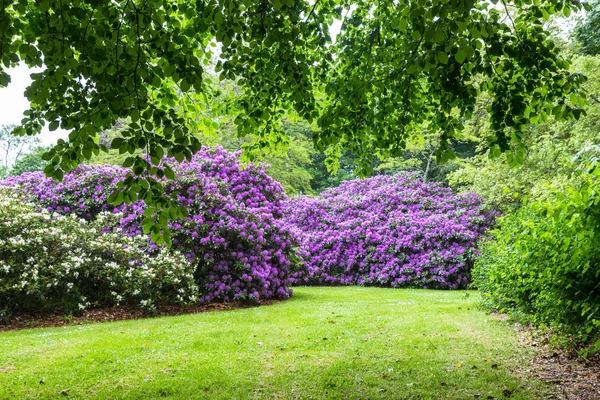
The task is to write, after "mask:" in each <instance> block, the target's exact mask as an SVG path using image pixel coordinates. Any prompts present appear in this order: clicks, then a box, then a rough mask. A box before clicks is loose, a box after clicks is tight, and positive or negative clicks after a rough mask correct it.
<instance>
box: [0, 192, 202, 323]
mask: <svg viewBox="0 0 600 400" xmlns="http://www.w3.org/2000/svg"><path fill="white" fill-rule="evenodd" d="M110 218H112V217H111V216H110V215H108V214H107V215H102V216H101V217H100V218H98V220H97V221H95V222H93V223H89V222H86V221H85V220H82V219H79V218H77V217H75V216H72V215H70V216H63V215H59V214H56V213H50V212H48V211H45V210H39V209H38V208H37V207H36V206H35V205H33V204H29V203H26V202H23V201H22V199H20V198H19V197H18V195H17V194H15V193H14V192H13V191H11V190H9V189H5V188H2V189H0V304H2V305H3V306H4V305H6V306H5V307H8V309H9V310H10V311H13V312H15V311H16V312H18V311H44V310H50V309H52V310H56V309H63V310H64V311H67V312H81V311H83V310H85V309H86V308H89V307H93V306H100V305H119V304H123V303H137V304H139V305H140V306H141V307H143V308H145V309H147V310H152V309H154V307H155V305H156V302H157V300H158V299H160V301H162V302H172V303H190V302H193V301H196V300H197V298H198V287H197V286H196V284H195V282H194V276H193V271H194V269H193V267H192V266H191V265H190V263H189V262H188V261H187V260H186V258H185V257H184V256H183V255H182V254H180V253H177V252H173V251H171V252H169V251H167V250H166V249H165V250H162V251H160V252H158V253H157V254H149V253H148V252H146V251H144V250H143V249H148V248H149V242H148V239H147V238H146V237H142V236H137V237H129V236H126V235H124V234H121V233H120V232H112V233H103V232H102V226H103V225H102V224H103V222H107V221H108V220H109V219H110Z"/></svg>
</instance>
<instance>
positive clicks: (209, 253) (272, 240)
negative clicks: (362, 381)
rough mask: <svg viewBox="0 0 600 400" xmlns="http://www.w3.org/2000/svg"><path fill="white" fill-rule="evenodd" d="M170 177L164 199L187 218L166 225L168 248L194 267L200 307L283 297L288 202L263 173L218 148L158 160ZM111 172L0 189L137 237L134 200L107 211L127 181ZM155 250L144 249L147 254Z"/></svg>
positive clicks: (290, 256) (27, 179)
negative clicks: (109, 221) (111, 217)
mask: <svg viewBox="0 0 600 400" xmlns="http://www.w3.org/2000/svg"><path fill="white" fill-rule="evenodd" d="M163 161H164V162H166V163H169V165H170V166H171V167H172V168H173V169H174V171H175V174H176V178H175V179H174V180H172V181H169V182H165V184H166V185H165V191H166V194H167V195H170V196H176V198H177V199H178V200H179V202H180V204H182V205H185V206H186V207H187V209H188V217H187V218H186V219H179V220H174V221H172V222H171V223H170V228H171V233H172V238H173V248H174V249H175V250H178V251H180V252H181V253H183V254H185V256H186V258H187V259H188V260H189V261H190V262H191V263H192V264H193V265H194V267H195V272H194V277H195V279H196V282H197V284H198V286H199V288H200V300H201V301H203V302H209V301H215V300H232V299H251V300H258V299H264V298H287V297H289V296H290V295H291V292H292V291H291V289H290V287H289V286H290V284H291V283H293V282H294V278H293V277H292V276H291V274H290V266H291V265H292V264H297V263H298V262H299V261H298V260H297V256H296V251H295V250H294V249H293V248H292V246H293V242H294V240H293V237H292V236H291V235H290V233H289V231H288V229H287V228H286V226H285V225H284V222H283V221H282V219H281V217H282V207H283V201H284V200H285V199H286V196H285V194H284V192H283V189H282V187H281V185H279V184H278V183H277V182H274V181H273V180H272V179H271V178H270V177H269V176H268V175H267V174H266V173H265V172H264V170H263V169H261V168H259V167H257V166H254V165H250V166H248V167H247V168H241V165H240V163H239V155H238V154H233V153H228V152H226V151H225V150H223V149H222V148H216V149H209V148H204V149H202V151H201V152H199V153H197V154H196V155H194V157H193V159H192V160H191V161H189V162H187V161H185V162H183V163H181V164H179V163H177V162H176V161H175V160H169V159H165V160H163ZM127 172H128V171H127V170H126V169H122V168H119V167H115V166H109V165H105V166H85V165H82V166H80V167H79V168H78V169H77V170H75V171H73V172H72V173H69V174H66V175H65V177H64V179H63V181H62V182H55V181H53V180H51V179H48V178H45V177H44V176H43V174H42V173H26V174H23V175H21V176H19V177H13V178H9V179H7V180H6V181H5V182H4V184H5V185H8V186H13V187H16V188H19V190H20V191H21V192H23V193H25V194H26V195H27V196H28V198H29V199H31V200H33V201H35V202H37V203H38V204H41V205H42V207H43V208H45V209H46V210H48V211H51V212H58V213H62V214H66V215H69V214H75V215H77V216H79V217H82V218H85V219H88V220H92V221H93V220H95V219H96V218H97V217H98V215H99V214H100V213H101V212H102V211H111V212H113V213H118V214H120V215H121V217H120V218H119V219H118V221H117V223H116V224H114V225H106V226H105V231H111V230H114V229H117V228H118V229H122V230H123V232H125V233H127V234H128V235H130V236H136V235H140V234H142V232H143V229H142V225H141V223H142V220H143V218H144V211H145V209H146V205H145V204H144V203H143V202H141V201H139V202H135V203H132V204H129V205H126V204H122V205H120V206H118V207H116V208H115V207H113V206H111V205H110V203H109V202H108V197H109V195H110V194H111V193H112V192H113V191H114V190H115V189H116V188H117V186H116V185H117V183H118V182H119V181H121V180H123V179H124V178H125V175H126V174H127ZM153 249H156V245H154V244H150V248H149V249H148V250H149V251H153Z"/></svg>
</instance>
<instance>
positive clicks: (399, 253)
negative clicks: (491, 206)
mask: <svg viewBox="0 0 600 400" xmlns="http://www.w3.org/2000/svg"><path fill="white" fill-rule="evenodd" d="M481 204H482V203H481V199H480V198H479V197H477V196H476V195H473V194H469V195H456V194H453V193H452V191H451V189H448V188H443V187H441V186H439V185H438V184H436V183H423V182H421V181H420V180H418V179H416V177H414V176H413V175H408V174H407V175H395V176H377V177H374V178H370V179H365V180H354V181H347V182H345V183H343V184H342V185H341V186H340V187H338V188H334V189H329V190H327V191H325V192H323V193H322V194H321V195H320V196H319V197H317V198H310V197H299V198H296V199H293V200H291V201H289V202H288V203H287V205H286V212H285V215H286V221H287V223H288V225H289V226H290V229H293V230H294V232H295V234H296V235H297V236H298V238H299V240H300V243H301V248H302V251H303V255H304V258H305V260H306V269H307V273H306V275H305V276H304V281H305V282H307V283H309V284H344V285H352V284H359V285H381V286H391V287H422V288H439V289H458V288H466V287H467V286H468V284H469V280H470V270H471V267H472V265H473V260H474V257H475V255H476V244H477V242H478V240H479V239H480V238H481V237H482V235H483V234H484V232H485V231H486V229H487V228H488V227H489V226H490V225H491V223H492V221H493V217H494V215H493V213H487V212H485V211H483V210H482V208H481Z"/></svg>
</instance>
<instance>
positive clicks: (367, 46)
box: [0, 0, 585, 215]
mask: <svg viewBox="0 0 600 400" xmlns="http://www.w3.org/2000/svg"><path fill="white" fill-rule="evenodd" d="M580 7H581V5H580V3H579V2H576V1H562V0H516V1H513V2H505V1H504V0H502V1H501V2H497V1H495V0H494V1H492V2H487V1H477V0H435V1H434V0H418V1H412V0H410V1H409V0H406V1H384V0H379V1H371V0H369V1H367V0H269V1H266V0H263V1H255V0H201V1H197V2H190V1H187V0H113V1H107V0H73V1H50V0H39V1H36V2H33V1H29V0H2V9H1V10H0V61H1V65H0V87H2V86H6V85H8V84H9V83H10V69H9V68H10V67H14V66H16V65H18V64H19V63H25V64H27V65H28V66H30V67H41V71H40V72H36V73H34V74H33V75H32V78H33V82H32V84H31V85H30V86H29V88H28V89H27V90H26V92H25V95H26V97H27V98H28V100H29V102H30V109H29V110H28V111H26V112H25V117H24V119H23V121H22V126H21V127H20V128H18V129H17V130H16V131H15V133H16V134H19V135H24V134H27V135H34V134H36V133H38V132H40V130H41V129H42V126H43V125H45V124H48V125H49V129H50V130H55V129H57V128H58V127H61V128H63V129H66V130H69V131H70V134H69V139H68V141H62V140H61V141H59V142H58V144H57V145H56V146H55V147H54V148H53V149H52V150H50V151H49V153H48V154H47V156H46V159H47V161H48V162H49V164H48V166H47V167H46V169H45V172H46V174H48V175H49V176H54V177H56V178H59V179H60V178H61V177H62V176H63V174H64V173H65V172H67V171H69V170H71V169H73V168H74V167H75V166H77V165H78V164H79V163H80V162H82V161H83V160H84V159H90V158H91V157H92V155H93V154H97V153H99V152H100V151H107V148H106V146H105V145H103V144H101V143H98V136H97V134H98V132H100V131H102V130H106V129H109V128H111V127H112V126H114V124H115V122H116V121H117V120H118V119H119V118H129V119H130V121H131V123H130V124H129V125H128V128H127V129H126V130H125V131H124V133H123V137H122V138H116V139H115V140H114V141H113V142H112V143H111V145H112V148H118V149H119V151H120V152H121V153H130V156H129V157H128V158H127V159H126V160H125V162H124V166H126V167H131V169H132V172H133V173H132V174H130V175H129V176H128V177H127V179H126V180H125V182H124V183H123V186H122V191H121V192H119V193H115V196H114V198H113V199H112V200H114V201H116V202H121V201H125V202H130V201H134V200H135V199H144V200H146V201H147V203H149V204H154V205H155V206H156V207H159V208H162V209H163V210H164V212H165V213H167V214H168V215H177V210H176V209H175V208H174V207H175V206H174V205H173V204H174V203H173V202H172V201H170V200H169V199H168V198H167V197H165V196H164V194H163V191H162V185H161V184H160V179H161V178H163V177H164V176H166V177H167V178H172V176H173V171H172V170H171V168H170V167H168V166H165V167H164V168H162V167H161V168H157V165H159V164H160V163H161V159H162V158H163V156H169V157H175V158H176V159H177V160H179V161H181V160H183V159H184V158H187V159H191V157H192V154H193V153H194V152H196V151H197V150H199V149H200V140H199V139H198V137H197V136H196V135H194V133H196V132H198V131H205V130H208V131H210V130H214V129H215V120H214V118H215V116H217V115H221V114H224V113H229V114H231V115H233V116H234V118H235V119H234V121H235V124H236V127H237V133H238V135H240V136H245V135H249V134H252V135H254V136H255V137H256V140H255V141H254V143H255V147H265V146H274V147H276V148H277V147H279V146H282V145H285V144H286V142H287V139H286V137H285V134H284V133H283V132H284V131H283V129H282V127H281V121H282V119H283V118H284V117H285V116H287V115H290V114H295V115H296V116H298V117H299V118H301V119H304V120H306V121H308V122H310V123H313V124H314V125H315V127H316V128H317V129H316V131H315V134H314V135H313V142H314V146H315V147H316V149H317V150H319V151H325V152H326V154H328V155H329V156H330V159H331V161H330V164H331V167H335V157H336V155H339V154H341V150H342V149H348V150H350V151H351V152H352V153H353V154H354V155H356V156H357V162H358V165H359V173H360V174H362V175H366V174H368V172H369V169H370V167H371V162H372V158H373V155H376V156H380V157H387V156H399V155H401V154H402V152H403V150H404V148H405V146H406V143H407V141H408V140H409V139H410V138H411V137H414V136H415V135H419V134H420V132H421V126H422V125H423V124H424V123H427V126H428V129H429V130H431V131H437V132H439V134H440V140H439V142H438V149H437V156H438V158H440V159H444V158H447V157H449V156H451V153H450V152H449V151H448V150H449V143H450V141H451V140H452V139H455V138H458V139H460V132H461V130H462V127H463V123H464V122H465V121H466V120H467V119H468V118H469V117H470V116H471V114H472V113H473V111H474V108H475V105H476V99H477V97H478V96H479V95H480V94H481V93H487V94H488V95H489V96H490V98H491V101H490V105H489V111H490V125H491V129H492V130H493V132H494V135H492V136H490V143H489V146H490V147H491V149H492V151H491V152H492V154H498V153H500V152H502V151H507V150H511V152H509V156H508V157H509V161H511V162H513V163H519V162H520V161H521V160H522V158H523V155H524V147H523V145H522V142H523V136H524V132H525V126H526V124H527V123H530V122H538V121H544V120H545V119H546V118H547V117H548V115H554V117H555V118H558V119H568V118H572V117H575V118H577V117H579V115H580V114H581V113H582V112H583V110H582V108H581V107H582V105H583V101H584V100H583V99H582V97H581V95H580V93H579V90H578V88H579V86H580V84H581V83H582V82H583V81H584V80H585V78H584V76H583V75H581V74H578V73H572V72H571V71H570V70H569V62H568V60H566V59H564V58H563V57H561V56H560V54H559V49H558V48H557V47H556V45H555V44H554V42H553V41H552V40H551V38H550V37H549V34H548V32H547V31H546V30H545V29H544V22H545V21H546V20H547V19H548V18H549V17H550V16H552V15H556V14H562V15H567V16H568V15H569V14H570V12H571V10H573V9H577V8H580ZM335 21H341V28H340V31H339V33H337V34H336V35H334V34H333V33H332V32H333V31H334V30H333V29H332V26H333V25H334V23H335ZM213 74H216V75H217V76H218V77H219V78H220V79H221V80H231V81H234V82H235V83H236V85H237V86H238V87H239V88H240V90H239V93H236V95H235V96H234V97H226V98H222V96H220V89H219V87H218V85H215V84H214V82H213V81H214V80H212V79H209V76H212V75H213ZM217 100H218V101H217ZM137 149H143V153H145V154H146V155H147V157H146V156H145V155H144V154H139V153H136V150H137ZM249 154H250V157H251V153H249ZM169 208H173V210H171V211H169ZM179 212H180V213H181V215H183V213H184V210H179Z"/></svg>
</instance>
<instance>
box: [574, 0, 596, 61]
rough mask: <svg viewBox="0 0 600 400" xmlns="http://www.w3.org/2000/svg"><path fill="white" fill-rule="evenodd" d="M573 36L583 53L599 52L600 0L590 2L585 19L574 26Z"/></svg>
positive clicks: (592, 53)
mask: <svg viewBox="0 0 600 400" xmlns="http://www.w3.org/2000/svg"><path fill="white" fill-rule="evenodd" d="M575 37H576V39H577V41H578V42H579V45H580V48H581V51H582V52H583V53H584V54H589V55H598V54H600V1H598V0H596V1H594V2H592V3H591V5H590V9H589V11H588V12H587V14H586V17H585V19H584V20H583V21H580V22H579V23H578V24H577V27H576V28H575Z"/></svg>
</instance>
